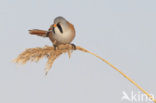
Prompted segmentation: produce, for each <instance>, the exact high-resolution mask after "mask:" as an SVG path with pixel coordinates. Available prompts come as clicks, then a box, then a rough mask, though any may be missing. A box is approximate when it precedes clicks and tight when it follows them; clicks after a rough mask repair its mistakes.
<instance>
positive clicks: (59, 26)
mask: <svg viewBox="0 0 156 103" xmlns="http://www.w3.org/2000/svg"><path fill="white" fill-rule="evenodd" d="M57 27H58V29H59V30H60V32H61V33H63V29H62V27H61V25H60V23H57Z"/></svg>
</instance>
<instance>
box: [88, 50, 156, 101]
mask: <svg viewBox="0 0 156 103" xmlns="http://www.w3.org/2000/svg"><path fill="white" fill-rule="evenodd" d="M86 51H87V52H88V53H90V54H92V55H94V56H96V57H97V58H99V59H101V60H102V61H104V62H105V63H106V64H108V65H109V66H111V67H112V68H113V69H115V70H116V71H117V72H119V73H120V74H121V75H123V76H124V77H125V78H126V79H128V80H129V81H130V82H131V83H132V84H134V85H135V86H136V87H137V88H138V89H140V90H141V91H142V92H143V93H145V94H146V95H147V96H148V97H149V98H150V99H151V100H152V101H153V102H154V103H156V99H154V98H153V97H152V96H151V95H150V94H149V93H147V92H146V91H145V90H144V89H143V88H142V87H141V86H139V85H138V84H137V83H136V82H135V81H133V80H132V79H131V78H129V77H128V76H127V75H126V74H124V73H123V72H121V71H120V70H119V69H118V68H116V67H115V66H114V65H112V64H111V63H109V62H108V61H107V60H105V59H103V58H102V57H100V56H98V55H96V54H95V53H92V52H90V51H88V50H86Z"/></svg>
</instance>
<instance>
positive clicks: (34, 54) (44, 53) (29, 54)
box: [14, 44, 87, 74]
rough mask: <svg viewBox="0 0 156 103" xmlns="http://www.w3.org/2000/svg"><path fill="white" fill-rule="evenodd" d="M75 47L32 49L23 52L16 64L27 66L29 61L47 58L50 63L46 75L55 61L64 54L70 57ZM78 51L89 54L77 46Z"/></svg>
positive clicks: (47, 64)
mask: <svg viewBox="0 0 156 103" xmlns="http://www.w3.org/2000/svg"><path fill="white" fill-rule="evenodd" d="M73 50H74V49H73V47H72V45H70V44H66V45H59V46H58V48H57V49H56V50H54V47H52V46H45V47H43V48H30V49H26V50H25V51H24V52H22V53H21V54H20V55H19V56H18V57H17V58H16V59H15V60H14V62H15V63H18V64H25V63H26V62H28V61H33V62H38V61H39V60H40V59H42V58H43V57H47V58H48V61H47V63H46V69H45V70H46V74H47V73H48V71H49V70H50V68H51V67H52V64H53V63H54V61H55V60H56V59H57V58H58V57H59V56H60V55H61V54H63V53H68V55H69V57H70V56H71V53H72V51H73ZM76 50H80V51H83V52H87V50H86V49H84V48H82V47H79V46H76Z"/></svg>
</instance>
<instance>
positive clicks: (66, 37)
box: [53, 28, 75, 44]
mask: <svg viewBox="0 0 156 103" xmlns="http://www.w3.org/2000/svg"><path fill="white" fill-rule="evenodd" d="M74 37H75V31H72V30H70V29H69V30H66V31H63V33H61V32H60V31H59V30H58V28H55V33H53V38H54V39H55V40H56V41H57V42H59V43H61V44H68V43H71V42H72V40H73V39H74Z"/></svg>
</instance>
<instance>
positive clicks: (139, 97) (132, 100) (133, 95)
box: [121, 91, 154, 103]
mask: <svg viewBox="0 0 156 103" xmlns="http://www.w3.org/2000/svg"><path fill="white" fill-rule="evenodd" d="M150 95H151V96H152V97H153V98H154V95H153V94H150ZM121 101H123V102H125V101H129V103H137V102H138V103H145V102H146V103H152V100H151V99H150V98H149V97H148V96H147V95H145V94H144V93H141V92H134V91H131V92H129V93H127V92H125V91H122V97H121Z"/></svg>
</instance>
